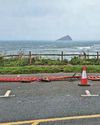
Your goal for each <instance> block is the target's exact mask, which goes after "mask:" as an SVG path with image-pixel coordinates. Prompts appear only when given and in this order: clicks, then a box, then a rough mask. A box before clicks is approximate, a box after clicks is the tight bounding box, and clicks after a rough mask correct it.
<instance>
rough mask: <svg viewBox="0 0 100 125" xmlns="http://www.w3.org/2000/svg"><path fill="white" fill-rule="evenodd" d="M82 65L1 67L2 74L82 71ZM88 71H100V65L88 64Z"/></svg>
mask: <svg viewBox="0 0 100 125" xmlns="http://www.w3.org/2000/svg"><path fill="white" fill-rule="evenodd" d="M81 70H82V65H74V66H72V65H51V66H45V65H44V66H34V65H33V66H16V67H0V74H31V73H57V72H81ZM87 72H90V73H100V65H88V66H87Z"/></svg>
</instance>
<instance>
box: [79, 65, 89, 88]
mask: <svg viewBox="0 0 100 125" xmlns="http://www.w3.org/2000/svg"><path fill="white" fill-rule="evenodd" d="M86 69H87V67H86V66H84V67H83V69H82V76H81V80H80V84H79V85H80V86H90V84H89V83H88V77H87V73H86Z"/></svg>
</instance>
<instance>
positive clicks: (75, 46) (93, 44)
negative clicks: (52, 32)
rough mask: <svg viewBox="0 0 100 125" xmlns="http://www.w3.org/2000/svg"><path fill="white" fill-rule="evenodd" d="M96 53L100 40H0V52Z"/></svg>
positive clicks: (99, 48) (5, 53) (6, 53)
mask: <svg viewBox="0 0 100 125" xmlns="http://www.w3.org/2000/svg"><path fill="white" fill-rule="evenodd" d="M29 51H31V52H32V54H60V53H61V52H62V51H63V53H64V54H82V53H83V52H85V53H87V54H96V53H97V52H100V41H46V40H45V41H43V40H39V41H37V40H31V41H30V40H29V41H24V40H22V41H17V40H15V41H0V54H3V55H9V54H10V55H13V54H18V53H19V52H23V53H24V54H28V53H29Z"/></svg>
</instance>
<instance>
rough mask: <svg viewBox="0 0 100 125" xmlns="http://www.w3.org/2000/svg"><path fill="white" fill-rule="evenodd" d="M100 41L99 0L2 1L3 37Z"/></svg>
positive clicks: (0, 21)
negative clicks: (70, 38)
mask: <svg viewBox="0 0 100 125" xmlns="http://www.w3.org/2000/svg"><path fill="white" fill-rule="evenodd" d="M67 34H69V35H70V36H71V37H72V38H73V39H74V40H100V0H0V40H56V39H58V38H59V37H61V36H64V35H67Z"/></svg>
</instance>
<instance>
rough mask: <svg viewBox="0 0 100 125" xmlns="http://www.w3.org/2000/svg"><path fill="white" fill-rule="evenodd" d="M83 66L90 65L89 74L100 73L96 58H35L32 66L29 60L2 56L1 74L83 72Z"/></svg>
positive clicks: (0, 58) (0, 62) (99, 62)
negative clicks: (61, 59)
mask: <svg viewBox="0 0 100 125" xmlns="http://www.w3.org/2000/svg"><path fill="white" fill-rule="evenodd" d="M83 65H88V69H87V70H88V72H93V73H95V72H98V73H100V59H99V60H97V59H95V58H94V59H80V58H79V57H74V58H72V59H71V60H70V61H68V60H64V61H60V60H59V59H58V60H51V59H34V58H33V59H32V60H31V65H30V63H29V59H28V58H18V57H16V58H15V57H12V58H3V57H2V56H0V74H30V73H56V72H81V69H82V66H83Z"/></svg>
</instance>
